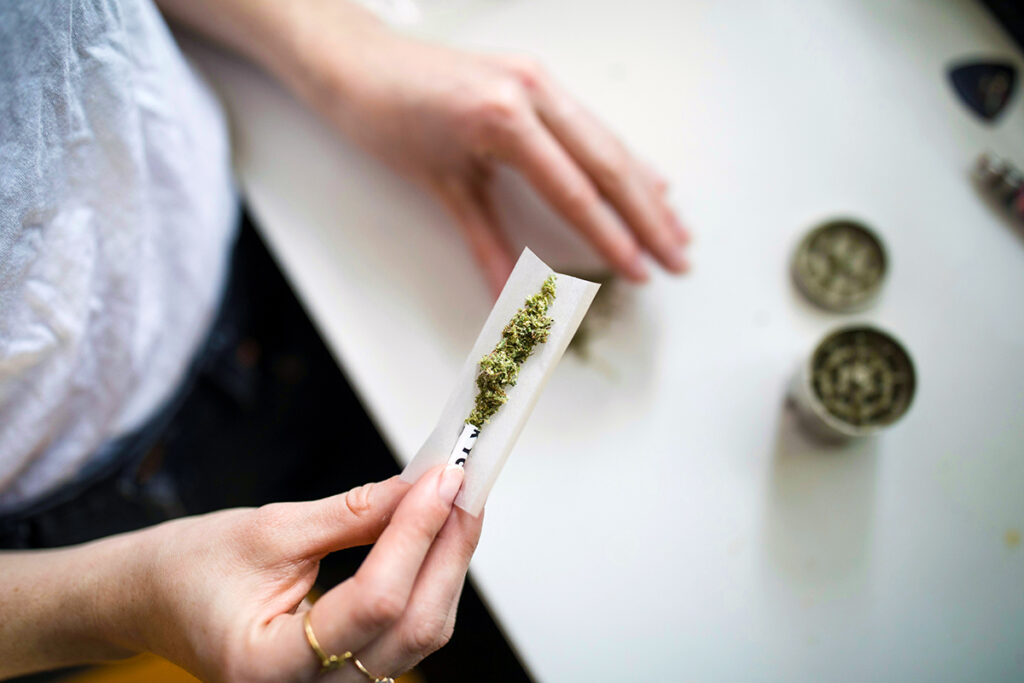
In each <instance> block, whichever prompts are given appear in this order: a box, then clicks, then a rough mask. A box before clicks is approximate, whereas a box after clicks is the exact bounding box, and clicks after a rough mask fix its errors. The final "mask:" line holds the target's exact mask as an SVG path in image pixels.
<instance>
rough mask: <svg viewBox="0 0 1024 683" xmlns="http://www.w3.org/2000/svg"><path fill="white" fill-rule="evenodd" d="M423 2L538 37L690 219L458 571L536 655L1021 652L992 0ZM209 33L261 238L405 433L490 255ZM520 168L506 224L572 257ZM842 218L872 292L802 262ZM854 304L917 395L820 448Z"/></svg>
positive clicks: (919, 670)
mask: <svg viewBox="0 0 1024 683" xmlns="http://www.w3.org/2000/svg"><path fill="white" fill-rule="evenodd" d="M423 5H424V7H425V9H424V11H423V15H422V17H421V19H420V20H419V21H418V23H416V24H415V25H413V27H412V29H413V30H415V31H418V32H420V33H422V34H424V35H427V36H433V37H438V38H440V39H443V40H446V41H450V42H452V43H455V44H460V45H466V46H474V47H484V48H507V49H514V50H517V51H521V52H526V53H530V54H534V55H536V56H538V57H540V58H541V59H542V60H543V61H544V62H545V63H546V64H547V65H548V66H549V68H550V70H551V71H552V72H553V73H554V74H555V75H556V76H557V77H558V78H560V80H562V81H563V82H564V83H566V84H568V85H569V87H570V89H571V90H572V91H574V92H575V93H576V94H577V95H578V96H579V97H580V98H581V99H583V100H584V101H585V102H587V103H588V104H589V105H590V106H592V107H593V109H595V110H596V111H597V112H598V113H599V114H600V115H601V116H602V117H603V118H604V119H605V120H606V121H608V122H609V123H610V124H611V125H612V127H613V128H615V129H616V130H617V131H619V132H620V133H621V134H622V136H623V137H624V138H625V139H626V140H627V141H628V142H629V143H630V145H631V146H632V147H633V148H634V149H636V150H638V151H639V152H640V153H641V154H642V155H643V156H646V157H647V158H649V159H650V160H652V161H653V162H654V164H655V165H656V166H657V167H659V168H660V169H661V170H662V171H663V172H664V174H665V175H666V176H667V177H668V178H669V180H670V182H671V184H672V188H673V197H674V200H675V203H676V204H677V206H678V207H679V208H680V209H681V212H682V214H683V216H684V218H685V220H686V222H688V223H689V225H690V226H691V227H692V229H693V231H694V232H695V234H696V242H695V245H694V247H693V250H692V260H693V262H694V265H695V268H694V270H693V272H692V274H690V275H689V276H687V277H685V278H681V279H670V278H667V277H664V276H659V277H657V278H656V279H655V281H654V282H653V283H652V284H651V285H649V286H647V287H646V288H643V289H640V290H633V291H630V292H625V293H623V297H624V299H623V300H624V302H625V310H624V313H623V315H622V317H621V318H619V319H618V320H615V321H612V322H611V323H609V325H608V327H607V329H606V330H605V331H604V333H603V334H602V335H600V336H599V337H598V339H597V340H596V341H595V343H594V346H593V351H594V354H595V356H596V357H597V359H598V360H597V361H596V362H590V363H585V362H583V361H582V360H581V359H579V358H578V357H573V356H571V355H569V356H567V357H566V359H565V361H564V362H563V363H562V365H561V366H560V367H559V369H558V371H557V372H556V373H555V377H554V379H553V380H552V381H551V383H550V385H549V386H548V389H547V392H546V393H545V395H544V397H543V398H542V399H541V401H540V403H539V405H538V409H537V412H536V413H535V415H534V417H533V419H532V421H531V422H530V424H529V425H528V426H527V428H526V430H525V431H524V433H523V436H522V439H521V440H520V443H519V445H518V447H517V448H516V450H515V452H514V454H513V456H512V458H511V459H510V460H509V463H508V465H507V467H506V469H505V472H504V474H503V476H502V479H501V480H500V481H499V482H498V485H497V487H496V489H495V491H494V493H493V495H492V497H491V501H490V503H489V504H488V512H487V523H486V525H485V531H484V537H483V540H482V542H481V545H480V548H479V551H478V553H477V557H476V558H475V560H474V562H473V568H472V572H473V575H474V576H475V578H476V581H477V582H478V585H479V586H480V587H481V588H482V590H483V592H484V594H485V597H486V598H487V600H488V602H489V603H490V604H491V606H492V607H493V609H494V610H495V612H496V614H497V616H498V618H499V620H500V622H501V624H502V626H503V627H504V629H505V630H506V632H507V633H508V635H509V637H510V639H511V641H512V643H513V645H514V647H515V648H516V649H517V650H518V651H519V653H520V654H521V655H522V657H523V658H524V660H525V662H526V664H527V666H528V667H529V668H530V670H531V672H532V673H533V674H534V675H535V676H536V677H537V678H538V679H539V680H541V681H587V682H593V681H622V680H642V679H645V677H646V678H650V679H652V680H655V679H656V680H715V681H722V680H762V679H763V680H787V681H801V680H807V681H816V680H823V679H831V680H866V679H868V680H893V681H903V680H930V681H940V680H1008V679H1016V680H1020V679H1021V678H1024V548H1022V547H1020V544H1019V541H1018V543H1017V544H1014V543H1013V538H1014V535H1013V534H1014V533H1015V532H1016V533H1017V534H1018V536H1017V538H1019V534H1020V532H1021V531H1024V305H1022V303H1021V296H1022V294H1024V232H1015V231H1014V229H1013V227H1012V223H1011V222H1010V221H1009V220H1006V219H1004V218H1003V217H1002V216H1001V215H1000V214H999V213H997V212H995V211H994V210H993V209H992V207H991V206H990V205H988V204H986V203H985V202H984V201H982V200H981V199H980V198H979V195H978V194H977V192H976V190H975V189H974V187H973V186H972V184H971V183H970V182H969V179H968V169H969V167H970V166H971V164H972V163H973V160H974V158H975V157H976V156H977V154H978V153H979V152H981V151H984V150H986V149H989V150H992V151H994V152H996V153H998V154H1001V155H1003V156H1007V157H1009V158H1010V159H1012V160H1014V161H1015V162H1016V163H1017V164H1018V165H1024V102H1022V96H1021V93H1020V92H1018V93H1017V94H1016V96H1015V98H1014V101H1013V103H1012V105H1011V110H1010V111H1009V112H1007V114H1006V115H1005V116H1004V118H1003V119H1002V120H1001V121H1000V122H999V124H998V125H997V126H995V127H990V126H986V125H984V124H981V123H980V122H979V121H977V120H976V119H975V118H974V117H973V116H972V115H971V114H969V113H968V112H967V111H966V109H965V108H964V107H963V106H961V104H960V103H959V102H958V101H957V100H956V99H955V98H954V95H953V92H952V89H951V88H950V86H949V84H948V81H947V79H946V73H945V70H946V67H947V65H948V64H949V62H951V61H952V60H954V59H956V58H960V57H964V56H972V55H992V56H998V57H1004V58H1010V59H1011V61H1013V62H1014V63H1015V64H1016V65H1017V66H1018V68H1020V67H1021V66H1022V60H1021V58H1020V53H1019V52H1017V51H1016V50H1015V48H1014V47H1013V45H1012V43H1010V41H1009V39H1008V37H1007V36H1005V35H1004V34H1003V33H1002V32H1001V30H1000V29H999V28H998V26H997V25H996V23H995V21H994V20H993V19H991V18H990V17H989V16H988V15H987V14H986V13H985V12H984V11H983V10H982V9H981V8H980V7H979V6H976V5H975V3H973V2H954V1H952V0H951V1H948V2H933V1H929V0H917V1H910V0H907V1H904V2H886V1H885V0H871V1H862V2H855V1H849V2H838V1H833V2H814V3H810V2H788V3H785V2H775V3H769V2H754V3H745V4H744V6H743V9H742V10H740V9H739V5H738V4H737V3H721V2H713V1H711V0H707V1H700V2H696V1H695V2H675V1H673V0H661V1H658V0H648V1H646V2H639V1H638V2H632V3H619V2H607V3H605V2H594V1H593V0H589V1H586V0H546V1H545V2H539V1H536V0H534V1H532V2H531V1H528V0H487V1H485V0H433V2H430V1H429V0H425V1H424V3H423ZM196 54H197V55H198V57H199V58H200V59H201V61H202V62H204V63H205V66H206V67H207V68H208V70H209V72H210V73H211V75H212V77H213V79H214V81H215V82H216V83H217V84H218V86H219V87H220V89H221V90H222V91H223V92H224V95H225V97H226V100H227V102H228V105H229V109H230V111H231V113H232V116H233V120H234V126H235V135H236V148H237V160H238V169H239V174H240V177H241V182H242V185H243V189H244V192H245V195H246V197H247V199H248V202H249V205H250V207H251V209H252V211H253V212H254V214H255V217H256V218H257V220H258V222H259V224H260V226H261V229H262V231H263V233H264V235H265V237H266V239H267V240H268V242H269V244H270V245H271V248H272V250H273V251H274V253H275V256H276V257H277V258H278V260H279V262H280V263H281V265H282V266H283V268H284V270H285V272H286V273H287V275H288V277H289V279H290V281H291V282H292V284H293V285H294V287H295V288H296V290H297V291H298V293H299V295H300V297H301V298H302V300H303V302H304V303H305V305H306V306H307V308H308V310H309V312H310V313H311V315H312V317H313V318H314V320H315V321H316V323H317V325H318V326H319V329H320V331H321V333H322V334H323V336H324V338H325V339H326V341H327V343H328V345H329V346H330V348H331V349H332V350H333V352H334V353H335V354H336V357H337V358H338V360H339V362H340V363H341V364H342V366H343V368H344V370H345V372H346V374H347V375H348V377H349V379H350V381H351V382H352V383H353V385H354V386H355V388H356V390H357V392H358V393H359V396H360V398H361V399H362V401H363V403H364V405H365V406H366V408H367V410H368V412H369V413H370V415H371V416H372V418H373V419H374V421H375V422H376V424H377V426H378V428H379V429H380V431H381V433H382V435H383V436H384V438H385V440H386V441H387V443H388V444H389V445H390V446H391V447H392V448H393V450H394V452H395V454H396V455H397V457H398V458H399V459H400V460H401V461H403V462H405V461H408V459H409V458H411V456H412V455H413V454H414V453H415V451H416V449H417V448H418V447H419V445H420V444H421V442H422V441H423V439H425V438H426V436H427V434H428V433H429V432H430V430H431V428H432V427H433V424H434V422H435V420H436V419H437V416H438V413H439V411H440V409H441V406H442V404H443V402H444V400H445V398H446V397H447V396H448V393H449V391H450V390H451V383H452V382H453V381H454V377H455V375H456V372H457V371H458V368H459V365H460V364H461V362H462V361H463V360H464V357H465V354H466V352H467V351H468V349H469V347H470V345H471V343H472V341H473V339H474V338H475V336H476V333H477V331H478V330H479V326H480V325H481V324H482V322H483V320H484V318H485V316H486V314H487V311H488V310H489V307H490V301H489V296H488V294H487V290H486V287H485V284H484V281H483V278H482V277H481V276H480V275H479V274H478V273H477V272H476V270H475V268H474V266H473V265H472V264H471V263H470V256H469V253H468V250H467V249H466V248H465V247H464V246H463V244H462V242H461V239H460V237H459V236H458V233H457V230H456V229H454V226H453V225H451V224H450V222H449V220H448V218H447V216H446V215H445V214H444V213H443V212H442V210H441V209H440V208H438V207H437V206H435V205H434V204H433V202H432V201H431V200H430V199H429V198H427V197H426V196H424V195H422V194H420V193H419V192H418V191H417V190H415V189H413V188H412V187H411V186H409V185H408V184H406V183H405V182H403V181H401V180H399V179H397V178H396V177H394V176H393V175H392V174H391V173H390V172H389V171H387V170H386V169H384V168H383V167H381V166H380V165H379V164H377V163H376V162H375V161H373V160H370V159H368V158H366V157H365V156H363V155H362V154H361V153H359V152H357V151H355V150H353V149H352V148H351V147H350V146H349V145H348V144H347V143H345V142H344V141H342V140H340V139H339V138H338V137H337V136H336V135H335V134H334V133H333V132H332V131H331V130H330V129H329V128H328V126H326V125H325V124H324V123H322V122H321V121H319V120H318V119H317V118H316V117H315V116H313V115H312V114H309V113H307V112H306V111H305V110H304V109H303V108H302V107H300V106H299V105H298V104H296V103H295V102H294V101H293V100H292V99H291V98H289V97H288V96H287V95H286V94H284V92H283V91H282V90H280V89H279V88H278V87H277V86H276V85H274V84H273V83H272V82H271V81H270V80H269V79H267V78H266V77H264V76H262V75H260V74H259V73H257V72H256V71H255V70H254V69H252V68H251V67H248V66H246V65H244V64H241V63H240V62H238V61H236V60H234V59H231V58H226V57H224V56H222V55H217V54H213V53H211V52H207V51H205V50H197V51H196ZM1019 85H1020V84H1019V83H1018V86H1019ZM1018 89H1019V88H1018ZM505 180H506V181H507V182H506V201H505V202H504V204H505V208H506V209H507V210H508V212H509V213H510V214H511V216H510V219H509V223H510V225H511V227H513V228H514V229H515V230H516V231H517V233H516V235H517V237H516V238H517V239H518V241H519V242H520V243H525V242H528V243H529V244H530V246H531V248H533V249H534V250H535V251H536V252H537V253H538V254H539V255H540V256H541V257H542V258H546V259H547V260H549V262H551V264H552V265H553V266H554V267H556V268H559V267H567V266H569V265H574V264H571V263H569V262H568V261H567V260H566V259H565V258H564V255H565V253H566V250H567V247H568V246H571V244H572V240H567V239H564V238H557V239H555V238H552V236H551V233H550V231H548V230H547V227H548V226H550V225H551V224H552V222H553V221H554V219H553V218H552V217H551V216H550V214H547V213H545V212H544V211H543V210H542V209H540V208H539V206H538V204H537V202H536V201H533V200H524V199H523V197H524V196H525V193H524V192H523V188H522V185H521V184H518V183H517V182H515V181H514V180H512V179H508V178H506V179H505ZM832 215H851V216H856V217H859V218H861V219H862V220H864V221H866V222H867V223H868V224H870V225H871V226H873V227H874V228H876V230H877V231H879V232H880V233H881V234H882V236H883V237H884V239H885V242H886V244H887V246H888V249H889V255H890V259H891V268H890V274H889V278H888V281H887V283H886V285H885V289H884V292H883V294H882V297H881V300H880V301H879V302H878V304H877V305H876V306H875V307H873V308H872V309H870V310H868V311H867V312H865V313H863V314H861V315H859V316H856V317H853V318H850V317H847V316H838V315H832V314H826V313H824V312H819V311H818V310H816V309H814V308H812V307H811V306H810V305H808V304H806V303H805V302H804V301H803V300H802V299H801V298H800V296H799V295H798V294H797V293H796V291H795V289H794V288H793V286H792V285H791V283H790V280H789V276H788V266H789V257H790V254H791V251H792V249H793V247H794V246H795V244H796V241H797V240H798V238H799V237H800V236H801V234H802V233H803V232H804V231H805V230H806V229H808V228H809V227H810V226H811V225H812V224H813V223H815V222H816V221H818V220H819V219H822V218H825V217H828V216H832ZM850 320H865V321H870V322H872V323H874V324H877V325H879V326H881V327H883V328H885V329H888V330H890V331H891V332H893V333H894V334H895V335H896V336H898V337H899V338H901V339H902V340H903V341H904V342H905V343H906V345H907V346H908V348H909V349H910V351H911V353H912V355H913V357H914V360H915V362H916V365H917V369H918V373H919V386H918V393H917V397H916V400H915V403H914V405H913V407H912V409H911V412H910V414H909V415H908V416H907V418H906V419H905V420H904V421H903V422H901V423H900V424H899V425H897V426H896V427H894V428H893V429H891V430H890V431H888V432H886V433H885V434H884V435H883V436H882V437H881V438H878V439H874V440H868V441H863V442H859V443H856V444H853V445H851V446H849V447H847V448H845V449H844V450H843V451H842V452H839V453H828V452H823V451H824V449H823V448H822V447H821V446H819V445H817V444H815V443H813V442H810V441H808V440H806V439H805V438H804V437H803V436H801V434H800V433H799V432H798V430H797V429H796V428H795V425H794V423H793V420H792V417H791V416H790V414H789V413H788V412H787V411H786V409H785V408H784V406H783V398H784V394H785V388H786V384H787V382H788V380H789V378H790V376H791V375H792V372H793V371H794V369H795V367H796V364H797V362H798V361H799V360H800V359H801V357H802V356H803V355H804V354H806V353H807V352H808V351H809V349H810V347H811V346H812V345H813V344H814V343H815V341H816V340H817V339H818V338H820V337H821V336H822V335H823V334H824V333H825V331H826V330H828V329H830V328H832V327H835V326H837V325H839V324H841V323H844V322H848V321H850ZM409 337H413V338H415V339H417V346H416V348H417V354H416V355H414V356H413V355H409V354H407V353H399V352H398V349H399V344H400V343H403V342H401V341H400V340H404V339H408V338H409ZM410 376H411V377H415V378H416V381H417V384H416V386H414V387H409V386H407V380H405V379H403V378H405V377H410ZM344 419H345V416H344V415H340V416H339V427H342V428H343V425H344ZM350 457H359V454H356V453H353V454H350Z"/></svg>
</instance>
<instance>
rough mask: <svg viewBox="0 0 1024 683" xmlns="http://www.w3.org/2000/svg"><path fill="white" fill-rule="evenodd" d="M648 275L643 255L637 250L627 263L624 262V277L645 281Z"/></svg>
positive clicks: (635, 280) (634, 280)
mask: <svg viewBox="0 0 1024 683" xmlns="http://www.w3.org/2000/svg"><path fill="white" fill-rule="evenodd" d="M649 276H650V274H649V273H648V272H647V264H646V263H644V257H643V256H642V255H641V254H640V253H639V252H638V253H636V254H635V255H634V256H633V258H632V259H631V260H630V261H629V263H627V264H626V277H628V278H629V279H630V280H632V281H633V282H647V278H648V277H649Z"/></svg>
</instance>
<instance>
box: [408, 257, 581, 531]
mask: <svg viewBox="0 0 1024 683" xmlns="http://www.w3.org/2000/svg"><path fill="white" fill-rule="evenodd" d="M552 273H554V271H553V270H551V268H549V267H548V266H547V264H545V263H544V262H543V261H541V260H540V259H539V258H537V256H536V255H535V254H534V253H533V252H532V251H530V250H529V249H524V250H523V253H522V255H521V256H520V257H519V261H518V262H517V263H516V267H515V269H513V271H512V274H511V275H510V276H509V278H508V282H506V283H505V288H504V289H502V290H501V296H499V297H498V301H497V302H496V303H495V304H494V308H492V309H491V314H490V315H489V316H488V317H487V322H486V323H484V327H483V329H482V330H481V331H480V336H478V337H477V339H476V343H475V344H473V350H472V351H470V353H469V357H468V358H467V359H466V362H465V364H464V365H463V366H462V370H460V371H459V377H458V381H457V382H456V385H455V390H454V391H453V392H452V394H451V396H450V397H449V398H448V402H447V403H446V404H445V406H444V410H442V411H441V417H440V419H439V420H438V422H437V427H435V428H434V431H433V433H431V435H430V436H429V437H428V438H427V440H426V442H425V443H424V444H423V446H422V447H421V448H420V450H419V453H417V454H416V457H415V458H413V459H412V462H410V463H409V465H408V467H406V468H405V471H404V472H402V479H404V480H405V481H408V482H414V481H416V480H417V479H419V478H420V476H421V475H422V474H423V473H424V472H426V471H427V470H428V469H430V468H431V467H433V466H435V465H442V464H444V463H446V462H448V458H449V455H450V454H451V453H452V450H453V448H454V447H455V445H456V441H457V440H458V439H459V437H460V435H462V433H463V427H464V426H465V420H466V418H467V417H468V416H469V413H470V411H471V410H472V409H473V401H474V399H475V398H476V393H477V386H476V377H477V374H478V373H479V371H480V367H479V363H480V359H481V358H483V357H484V356H485V355H487V354H488V353H490V352H491V351H492V350H493V349H494V345H495V344H497V343H498V341H499V340H500V339H501V332H502V330H503V329H504V328H505V325H506V324H507V323H508V321H509V320H511V319H512V316H513V315H515V313H516V311H517V310H519V309H520V308H522V306H523V304H524V303H525V302H526V299H527V298H528V297H530V296H533V295H534V294H536V293H537V292H538V291H539V290H540V287H541V285H542V284H543V283H544V280H546V279H547V278H548V276H550V275H551V274H552ZM555 276H556V278H555V300H554V301H553V302H552V303H551V307H550V308H549V309H548V312H547V314H548V315H549V316H551V318H552V319H553V321H554V322H553V323H552V325H551V332H550V334H549V335H548V340H547V341H546V342H545V343H543V344H538V345H537V346H536V347H535V348H534V350H533V354H532V355H531V356H530V357H529V358H527V359H526V360H525V361H524V362H523V365H522V367H521V368H520V369H519V379H518V381H517V382H516V385H515V386H514V387H509V388H508V389H507V390H506V391H507V393H508V402H506V403H505V405H503V406H502V407H501V409H500V410H498V412H497V414H496V415H495V416H494V417H492V418H491V419H490V421H489V422H488V423H487V424H485V425H484V426H483V428H482V429H481V430H480V434H479V436H478V437H477V438H476V440H475V444H474V445H473V446H472V453H471V454H470V455H469V458H468V461H467V462H466V465H465V467H466V479H465V482H464V483H463V485H462V490H461V491H460V492H459V496H458V498H456V499H455V504H456V505H458V506H459V507H460V508H462V509H463V510H466V511H467V512H469V513H470V514H471V515H474V516H475V515H479V514H480V511H481V510H482V509H483V507H484V501H485V500H487V494H489V493H490V491H491V488H492V487H493V486H494V482H495V481H496V480H497V478H498V474H499V473H500V472H501V468H502V466H503V465H504V464H505V460H506V459H507V458H508V455H509V453H510V452H511V451H512V447H513V446H515V443H516V439H517V438H519V433H520V432H521V431H522V430H523V426H524V425H525V424H526V420H527V418H529V417H530V413H531V412H532V411H533V406H534V405H535V404H536V403H537V399H538V398H540V393H541V391H542V390H543V389H544V385H545V384H546V383H547V381H548V378H550V377H551V373H552V372H553V371H554V369H555V366H556V365H558V361H559V360H560V359H561V358H562V354H563V353H565V349H566V347H567V346H568V345H569V342H570V341H571V340H572V337H573V335H574V334H576V328H578V327H579V325H580V321H582V320H583V316H584V315H586V312H587V309H588V308H590V302H591V301H593V300H594V295H595V294H597V290H598V288H599V287H600V285H598V284H595V283H593V282H587V281H586V280H580V279H578V278H574V277H570V276H568V275H562V274H560V273H555Z"/></svg>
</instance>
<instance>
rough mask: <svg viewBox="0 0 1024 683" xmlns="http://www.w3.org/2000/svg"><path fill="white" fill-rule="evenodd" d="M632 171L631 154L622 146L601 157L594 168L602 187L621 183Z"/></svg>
mask: <svg viewBox="0 0 1024 683" xmlns="http://www.w3.org/2000/svg"><path fill="white" fill-rule="evenodd" d="M631 171H632V168H631V164H630V161H629V156H628V155H627V154H626V152H625V150H623V149H622V148H621V147H618V146H616V148H615V149H614V150H613V151H611V152H609V153H608V154H606V155H605V156H604V157H602V158H601V159H599V160H598V161H597V164H596V168H595V169H594V175H595V180H597V183H598V185H600V186H601V187H614V186H617V185H621V184H622V183H623V182H624V181H625V178H626V176H627V175H628V174H629V173H630V172H631Z"/></svg>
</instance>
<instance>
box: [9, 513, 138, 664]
mask: <svg viewBox="0 0 1024 683" xmlns="http://www.w3.org/2000/svg"><path fill="white" fill-rule="evenodd" d="M143 533H145V532H137V533H135V534H125V535H122V536H117V537H112V538H108V539H103V540H101V541H97V542H94V543H88V544H85V545H81V546H75V547H71V548H62V549H57V550H36V551H27V552H2V553H0V577H2V578H0V678H5V677H8V676H12V675H16V674H23V673H29V672H33V671H40V670H44V669H52V668H57V667H62V666H70V665H74V664H83V663H88V662H96V661H102V660H110V659H117V658H122V657H128V656H131V655H133V654H135V653H136V652H138V651H139V650H140V649H141V646H140V645H139V643H138V642H137V636H136V624H138V623H139V616H140V614H141V613H142V611H143V610H142V608H141V606H142V601H143V599H144V598H145V595H146V590H147V589H146V582H147V580H148V579H147V576H148V572H147V570H146V569H145V568H144V567H143V566H142V563H141V561H142V558H144V556H145V555H146V553H143V552H140V547H139V546H140V538H141V534H143Z"/></svg>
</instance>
